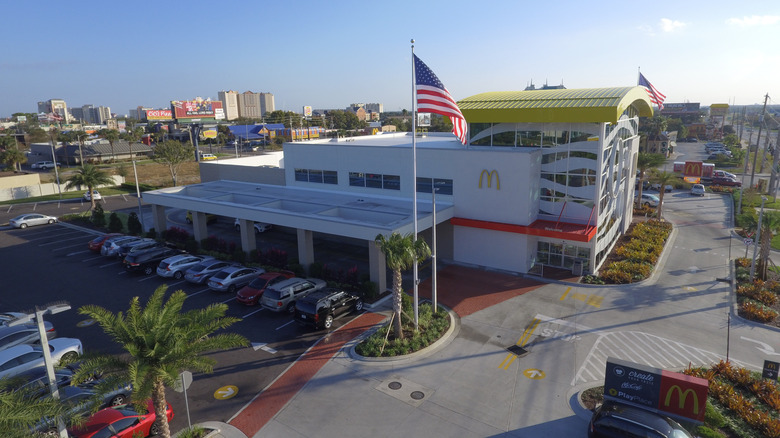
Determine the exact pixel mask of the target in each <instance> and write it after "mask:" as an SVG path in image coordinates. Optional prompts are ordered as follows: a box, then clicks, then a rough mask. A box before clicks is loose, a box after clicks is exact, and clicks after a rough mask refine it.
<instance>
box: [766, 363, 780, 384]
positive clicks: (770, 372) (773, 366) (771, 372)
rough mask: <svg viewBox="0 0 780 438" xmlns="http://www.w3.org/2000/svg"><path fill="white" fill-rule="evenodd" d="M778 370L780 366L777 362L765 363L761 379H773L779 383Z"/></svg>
mask: <svg viewBox="0 0 780 438" xmlns="http://www.w3.org/2000/svg"><path fill="white" fill-rule="evenodd" d="M778 368H780V364H779V363H777V362H772V361H770V360H765V361H764V369H763V372H762V373H761V377H763V378H765V379H772V380H775V381H777V371H778Z"/></svg>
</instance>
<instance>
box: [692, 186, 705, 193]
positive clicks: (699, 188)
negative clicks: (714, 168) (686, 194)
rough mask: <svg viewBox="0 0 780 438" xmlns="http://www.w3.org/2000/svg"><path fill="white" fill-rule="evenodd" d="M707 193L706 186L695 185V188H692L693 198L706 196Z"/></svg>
mask: <svg viewBox="0 0 780 438" xmlns="http://www.w3.org/2000/svg"><path fill="white" fill-rule="evenodd" d="M705 191H706V190H705V189H704V185H702V184H694V185H693V187H691V195H693V196H704V192H705Z"/></svg>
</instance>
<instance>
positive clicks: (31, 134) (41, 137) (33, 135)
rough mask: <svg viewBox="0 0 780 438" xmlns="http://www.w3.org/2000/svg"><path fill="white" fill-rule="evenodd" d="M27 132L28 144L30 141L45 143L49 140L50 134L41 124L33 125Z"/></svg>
mask: <svg viewBox="0 0 780 438" xmlns="http://www.w3.org/2000/svg"><path fill="white" fill-rule="evenodd" d="M26 132H27V136H26V137H27V144H30V143H43V142H45V141H48V140H49V135H48V134H46V131H44V130H43V128H41V127H39V126H33V127H30V128H28V129H27V130H26Z"/></svg>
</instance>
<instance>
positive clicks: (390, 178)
mask: <svg viewBox="0 0 780 438" xmlns="http://www.w3.org/2000/svg"><path fill="white" fill-rule="evenodd" d="M382 188H383V189H385V190H401V177H400V176H399V175H382Z"/></svg>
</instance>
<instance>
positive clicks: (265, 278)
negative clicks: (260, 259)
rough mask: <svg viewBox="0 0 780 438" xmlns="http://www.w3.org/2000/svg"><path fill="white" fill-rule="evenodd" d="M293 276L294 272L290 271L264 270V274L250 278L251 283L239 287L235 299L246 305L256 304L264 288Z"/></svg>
mask: <svg viewBox="0 0 780 438" xmlns="http://www.w3.org/2000/svg"><path fill="white" fill-rule="evenodd" d="M293 277H295V273H293V272H290V271H281V272H266V273H265V274H260V276H259V277H257V278H255V279H254V280H252V282H251V283H249V284H248V285H246V286H244V287H242V288H241V289H239V291H238V292H237V293H236V299H237V300H238V301H239V302H241V303H244V304H246V305H247V306H254V305H257V303H258V302H259V301H260V297H262V296H263V292H265V288H267V287H268V286H271V285H272V284H276V283H278V282H280V281H282V280H286V279H288V278H293Z"/></svg>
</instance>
